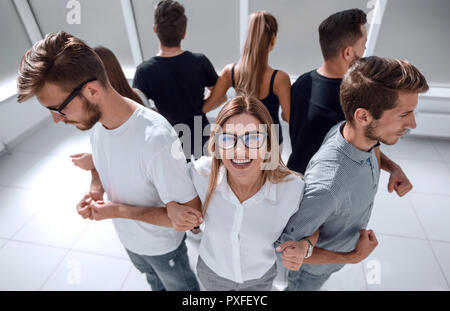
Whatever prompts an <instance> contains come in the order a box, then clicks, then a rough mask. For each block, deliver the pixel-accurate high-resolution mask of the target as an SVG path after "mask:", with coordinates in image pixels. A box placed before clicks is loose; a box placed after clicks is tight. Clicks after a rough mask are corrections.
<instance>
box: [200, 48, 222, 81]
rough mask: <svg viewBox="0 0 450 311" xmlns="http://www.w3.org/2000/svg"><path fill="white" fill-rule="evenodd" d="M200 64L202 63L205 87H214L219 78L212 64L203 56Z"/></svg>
mask: <svg viewBox="0 0 450 311" xmlns="http://www.w3.org/2000/svg"><path fill="white" fill-rule="evenodd" d="M202 63H203V68H204V71H205V78H206V86H208V87H211V86H214V85H216V82H217V79H218V78H219V76H218V75H217V72H216V70H215V69H214V66H213V64H212V63H211V62H210V61H209V59H208V58H207V57H206V56H204V55H203V57H202Z"/></svg>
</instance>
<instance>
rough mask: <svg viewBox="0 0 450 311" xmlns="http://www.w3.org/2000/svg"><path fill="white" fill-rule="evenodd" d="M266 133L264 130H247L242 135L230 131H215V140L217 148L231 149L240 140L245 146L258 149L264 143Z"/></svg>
mask: <svg viewBox="0 0 450 311" xmlns="http://www.w3.org/2000/svg"><path fill="white" fill-rule="evenodd" d="M266 137H267V133H264V132H249V133H245V134H244V135H236V134H231V133H216V135H215V140H216V144H217V145H218V147H219V148H222V149H231V148H234V147H235V146H236V144H237V142H238V140H241V141H242V143H243V144H244V145H245V147H247V148H249V149H259V148H261V147H262V145H263V144H264V142H265V140H266Z"/></svg>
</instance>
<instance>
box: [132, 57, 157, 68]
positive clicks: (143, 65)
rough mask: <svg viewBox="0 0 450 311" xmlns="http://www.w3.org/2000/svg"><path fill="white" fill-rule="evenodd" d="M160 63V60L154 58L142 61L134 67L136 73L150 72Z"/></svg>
mask: <svg viewBox="0 0 450 311" xmlns="http://www.w3.org/2000/svg"><path fill="white" fill-rule="evenodd" d="M160 62H161V61H160V58H158V57H155V56H154V57H152V58H149V59H147V60H144V61H143V62H142V63H140V64H139V65H138V66H137V67H136V72H137V71H147V70H151V69H152V68H153V67H155V66H157V65H158V64H159V63H160Z"/></svg>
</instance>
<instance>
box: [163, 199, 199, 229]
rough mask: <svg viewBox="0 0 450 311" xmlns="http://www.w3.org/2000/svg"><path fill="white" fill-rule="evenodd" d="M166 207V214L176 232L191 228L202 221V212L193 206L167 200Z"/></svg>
mask: <svg viewBox="0 0 450 311" xmlns="http://www.w3.org/2000/svg"><path fill="white" fill-rule="evenodd" d="M166 207H167V216H168V217H169V219H170V221H171V222H172V226H173V228H174V229H175V230H176V231H178V232H184V231H187V230H191V229H193V228H194V227H198V226H200V224H201V223H202V222H203V217H202V213H201V212H199V211H198V210H196V209H195V208H192V207H190V206H186V205H181V204H178V203H176V202H169V203H167V205H166Z"/></svg>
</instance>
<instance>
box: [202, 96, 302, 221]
mask: <svg viewBox="0 0 450 311" xmlns="http://www.w3.org/2000/svg"><path fill="white" fill-rule="evenodd" d="M243 113H247V114H249V115H252V116H253V117H255V118H256V119H258V120H259V121H260V122H261V124H264V125H266V128H267V134H268V135H267V137H268V143H267V151H268V152H269V154H270V157H271V158H276V157H277V156H278V159H279V161H278V165H277V167H276V168H275V169H273V170H263V184H264V183H265V182H266V180H267V179H268V180H269V181H270V182H271V183H279V182H282V181H283V180H284V178H285V177H287V176H288V175H290V174H292V173H294V174H296V173H295V172H293V171H291V170H289V169H288V168H287V167H286V165H285V164H284V162H283V160H282V158H281V155H280V151H279V149H278V148H272V146H278V140H277V137H276V134H275V133H274V132H273V131H272V127H271V126H270V125H271V124H273V121H272V118H271V117H270V113H269V111H268V110H267V108H266V107H265V106H264V105H263V104H262V103H261V102H260V101H259V100H258V99H256V98H255V97H250V96H236V97H235V98H233V99H231V100H229V101H228V102H227V103H226V104H225V105H224V106H223V108H222V109H221V110H220V112H219V114H218V116H217V119H216V123H215V125H214V128H213V130H212V131H211V136H210V139H209V146H208V149H209V153H210V155H211V156H212V157H213V159H212V164H211V173H210V176H209V184H208V190H207V192H206V196H205V201H204V203H203V214H204V215H205V213H206V209H207V208H208V205H209V203H210V202H211V198H212V195H213V193H214V191H215V189H216V185H217V177H218V174H219V168H220V165H221V164H222V160H221V159H220V158H217V157H215V156H214V155H215V154H216V144H215V134H216V133H217V132H218V130H219V129H220V128H222V127H223V126H224V124H225V123H226V122H227V121H228V120H229V119H230V118H231V117H233V116H236V115H240V114H243ZM275 152H278V154H275Z"/></svg>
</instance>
